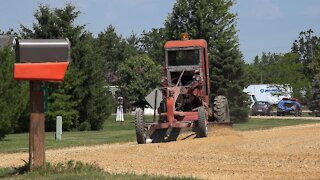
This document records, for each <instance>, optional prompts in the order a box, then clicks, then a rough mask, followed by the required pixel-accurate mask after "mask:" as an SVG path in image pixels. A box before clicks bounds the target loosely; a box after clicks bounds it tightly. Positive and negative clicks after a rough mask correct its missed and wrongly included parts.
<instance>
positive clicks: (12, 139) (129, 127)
mask: <svg viewBox="0 0 320 180" xmlns="http://www.w3.org/2000/svg"><path fill="white" fill-rule="evenodd" d="M133 122H134V117H133V116H131V115H127V116H125V121H124V122H123V123H122V125H121V123H120V122H115V116H114V115H112V116H110V117H109V119H107V120H106V121H105V123H104V127H103V130H101V131H73V132H63V133H62V141H56V140H55V137H54V136H55V132H46V135H45V136H46V140H45V146H46V149H56V148H63V147H72V146H83V145H96V144H107V143H116V142H131V141H135V138H136V137H135V129H134V123H133ZM28 138H29V134H28V133H21V134H9V135H7V136H6V138H5V139H4V140H3V141H0V152H21V151H28V144H29V140H28Z"/></svg>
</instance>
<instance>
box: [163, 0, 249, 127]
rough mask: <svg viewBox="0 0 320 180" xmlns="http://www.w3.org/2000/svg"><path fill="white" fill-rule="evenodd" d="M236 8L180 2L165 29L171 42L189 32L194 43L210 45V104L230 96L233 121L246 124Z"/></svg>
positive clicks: (220, 2) (218, 0)
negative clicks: (218, 96)
mask: <svg viewBox="0 0 320 180" xmlns="http://www.w3.org/2000/svg"><path fill="white" fill-rule="evenodd" d="M233 4H234V1H233V0H200V1H197V0H177V2H176V3H175V5H174V8H173V12H172V13H171V14H170V15H169V16H168V18H167V20H166V22H165V27H166V28H167V32H168V37H169V38H170V39H179V35H180V33H182V32H188V33H189V35H190V37H191V38H192V39H205V40H206V41H207V42H208V50H209V54H210V55H209V67H210V73H211V74H210V79H211V92H212V94H211V100H213V98H214V96H216V95H225V96H227V98H228V100H229V104H230V114H231V118H232V120H234V121H245V120H246V118H247V116H248V106H247V104H246V103H245V102H246V100H247V98H248V97H247V95H246V94H244V93H243V92H242V91H243V89H244V87H245V86H246V79H247V77H246V73H245V72H244V65H245V64H244V61H243V60H242V54H241V52H240V50H239V42H238V38H237V35H236V33H237V30H236V20H237V19H236V18H237V15H236V14H234V13H232V12H231V11H230V8H231V7H232V6H233ZM211 102H212V101H211Z"/></svg>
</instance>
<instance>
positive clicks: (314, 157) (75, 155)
mask: <svg viewBox="0 0 320 180" xmlns="http://www.w3.org/2000/svg"><path fill="white" fill-rule="evenodd" d="M184 136H187V135H186V134H184V135H182V137H180V140H178V141H176V142H170V143H159V144H145V145H137V144H136V143H135V142H132V143H124V144H109V145H98V146H89V147H73V148H66V149H58V150H48V151H46V159H47V161H50V162H53V163H58V162H64V161H68V160H76V161H83V162H89V163H96V164H97V165H98V166H100V167H101V168H103V169H104V170H106V171H108V172H111V173H126V172H133V173H136V174H159V175H166V176H180V177H181V176H192V177H197V178H201V179H320V124H308V125H299V126H290V127H281V128H274V129H270V130H260V131H247V132H238V131H233V130H232V129H229V128H215V129H212V130H211V132H210V135H209V137H207V138H201V139H195V138H194V136H193V135H192V136H191V137H189V138H187V139H185V140H182V139H183V138H184ZM22 159H24V160H27V159H28V154H27V153H13V154H0V167H12V166H18V165H22V164H23V163H24V162H23V161H22Z"/></svg>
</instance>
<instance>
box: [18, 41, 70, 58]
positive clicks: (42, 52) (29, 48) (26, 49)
mask: <svg viewBox="0 0 320 180" xmlns="http://www.w3.org/2000/svg"><path fill="white" fill-rule="evenodd" d="M15 50H16V61H17V62H21V63H30V62H34V63H40V62H66V61H70V42H69V40H68V39H21V40H17V41H16V47H15Z"/></svg>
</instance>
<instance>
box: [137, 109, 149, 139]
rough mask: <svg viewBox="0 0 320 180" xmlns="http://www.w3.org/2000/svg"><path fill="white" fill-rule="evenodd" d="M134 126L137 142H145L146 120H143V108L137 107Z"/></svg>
mask: <svg viewBox="0 0 320 180" xmlns="http://www.w3.org/2000/svg"><path fill="white" fill-rule="evenodd" d="M135 128H136V136H137V142H138V144H146V138H147V133H146V129H145V128H146V122H145V120H144V114H143V110H142V109H140V108H138V109H137V110H136V115H135Z"/></svg>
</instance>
